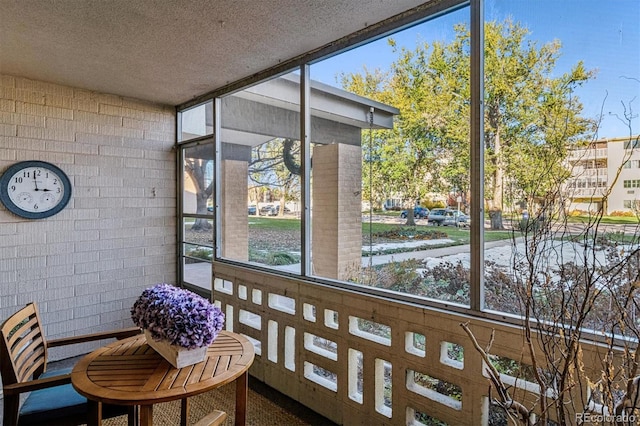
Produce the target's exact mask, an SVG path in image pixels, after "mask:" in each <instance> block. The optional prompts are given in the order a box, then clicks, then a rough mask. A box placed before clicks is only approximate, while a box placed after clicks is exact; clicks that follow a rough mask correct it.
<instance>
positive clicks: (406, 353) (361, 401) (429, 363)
mask: <svg viewBox="0 0 640 426" xmlns="http://www.w3.org/2000/svg"><path fill="white" fill-rule="evenodd" d="M213 300H214V302H215V303H216V304H217V305H218V306H219V307H220V308H221V309H222V310H223V311H224V312H225V313H226V315H227V317H226V318H227V319H226V327H227V329H228V330H232V331H235V332H238V333H241V334H243V335H245V336H247V337H248V338H249V339H250V340H251V341H252V342H253V343H254V345H255V348H256V353H257V355H258V356H257V357H256V361H255V362H254V365H253V367H252V369H251V374H253V375H254V376H256V377H257V378H258V379H259V380H262V381H264V382H265V383H267V384H269V385H270V386H272V387H274V388H275V389H277V390H279V391H281V392H283V393H285V394H287V395H289V396H291V397H292V398H294V399H296V400H298V401H300V402H301V403H302V404H304V405H306V406H308V407H310V408H312V409H313V410H315V411H317V412H318V413H321V414H323V415H324V416H326V417H327V418H330V419H332V420H333V421H335V422H336V423H338V424H345V425H356V424H357V425H360V424H371V425H374V424H375V425H380V424H395V425H404V424H406V425H423V424H449V425H480V424H487V423H488V417H489V399H488V398H489V387H490V386H489V382H488V378H487V375H486V373H483V371H484V370H485V368H484V366H485V364H484V361H483V360H482V357H481V356H480V354H479V353H478V352H477V351H476V350H475V349H474V347H473V345H472V342H471V340H470V339H469V337H468V336H467V334H466V333H465V331H464V330H463V329H462V327H461V325H460V324H461V323H466V322H468V323H469V327H470V328H471V329H472V331H473V332H474V334H475V336H476V338H477V340H478V342H479V343H480V345H481V346H482V347H484V346H486V345H487V343H488V342H489V341H490V339H491V335H492V333H494V337H493V343H492V346H491V354H492V356H495V357H499V359H501V360H503V361H505V362H516V363H520V364H522V365H525V366H526V365H530V364H531V362H530V360H529V359H527V357H526V351H525V350H523V345H524V338H523V334H522V330H521V329H520V328H518V327H515V326H509V325H505V324H502V323H497V322H492V321H489V320H486V319H479V318H471V317H467V316H465V315H461V314H458V313H452V312H446V311H442V310H437V309H426V308H424V307H419V306H412V305H410V304H402V303H398V302H394V301H389V300H385V299H381V298H374V297H371V296H366V295H362V294H358V293H356V292H351V291H347V290H341V289H337V288H331V287H327V286H323V285H319V284H316V285H314V284H309V283H304V282H301V281H297V280H294V279H288V278H285V277H282V276H276V275H270V274H266V273H262V272H258V271H251V270H248V269H244V268H238V267H235V266H230V265H225V264H216V263H214V292H213ZM597 349H598V348H595V347H590V346H588V345H587V346H585V348H584V357H583V358H584V360H585V361H586V362H587V364H586V366H585V369H592V370H593V374H595V375H596V376H597V375H598V373H597V371H598V368H599V366H598V365H597V364H596V362H597V361H595V360H596V359H597V357H595V356H594V355H595V353H596V352H597ZM589 359H590V360H592V361H591V362H592V363H591V364H589V361H588V360H589ZM501 379H502V381H503V382H504V383H505V384H507V385H510V386H511V389H510V392H511V394H512V396H513V397H514V399H516V400H520V401H532V400H533V398H536V394H537V393H539V388H538V386H537V385H536V384H534V383H531V382H529V381H527V380H525V379H523V378H516V377H510V376H507V375H504V374H503V375H502V376H501ZM584 390H585V389H582V391H584ZM492 397H495V394H493V395H492ZM573 418H574V417H573V416H572V419H573ZM438 422H439V423H438Z"/></svg>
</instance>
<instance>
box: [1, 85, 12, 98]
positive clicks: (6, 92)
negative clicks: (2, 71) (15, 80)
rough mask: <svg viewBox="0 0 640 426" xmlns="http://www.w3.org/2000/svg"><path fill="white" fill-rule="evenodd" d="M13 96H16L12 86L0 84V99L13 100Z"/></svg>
mask: <svg viewBox="0 0 640 426" xmlns="http://www.w3.org/2000/svg"><path fill="white" fill-rule="evenodd" d="M15 98H16V89H15V88H14V87H11V86H2V85H0V99H11V100H15Z"/></svg>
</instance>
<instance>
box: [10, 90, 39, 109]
mask: <svg viewBox="0 0 640 426" xmlns="http://www.w3.org/2000/svg"><path fill="white" fill-rule="evenodd" d="M15 99H16V100H17V101H21V102H27V103H31V104H38V105H44V100H45V94H44V92H34V91H32V90H23V89H16V91H15Z"/></svg>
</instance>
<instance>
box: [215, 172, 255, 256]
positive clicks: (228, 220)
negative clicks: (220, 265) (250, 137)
mask: <svg viewBox="0 0 640 426" xmlns="http://www.w3.org/2000/svg"><path fill="white" fill-rule="evenodd" d="M247 173H248V163H247V162H246V161H240V160H222V168H221V180H222V182H221V191H222V194H221V197H220V201H221V209H220V215H221V216H222V217H221V218H220V220H221V222H222V226H221V228H222V231H221V232H222V235H221V244H222V257H226V258H227V259H233V260H240V261H248V260H249V219H248V216H247V195H248V189H247Z"/></svg>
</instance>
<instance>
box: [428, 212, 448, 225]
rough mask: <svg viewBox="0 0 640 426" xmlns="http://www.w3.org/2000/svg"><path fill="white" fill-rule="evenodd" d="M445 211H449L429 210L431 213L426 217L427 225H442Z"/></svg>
mask: <svg viewBox="0 0 640 426" xmlns="http://www.w3.org/2000/svg"><path fill="white" fill-rule="evenodd" d="M447 211H449V209H431V211H430V212H429V214H428V215H427V223H431V224H434V225H438V226H440V225H442V222H444V218H445V215H446V213H447Z"/></svg>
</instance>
